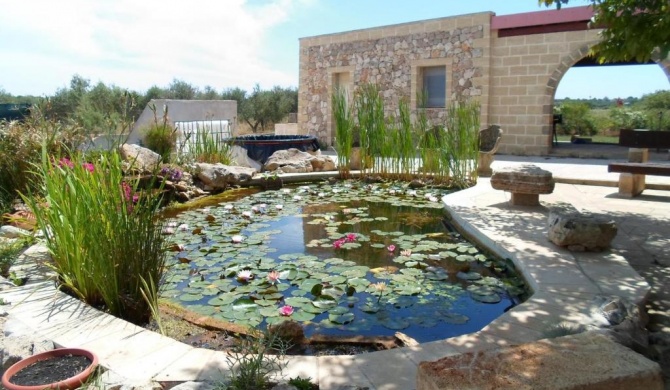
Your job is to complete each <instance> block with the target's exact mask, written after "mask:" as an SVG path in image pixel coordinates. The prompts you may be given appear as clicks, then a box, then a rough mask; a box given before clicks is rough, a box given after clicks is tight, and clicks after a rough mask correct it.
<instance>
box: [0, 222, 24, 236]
mask: <svg viewBox="0 0 670 390" xmlns="http://www.w3.org/2000/svg"><path fill="white" fill-rule="evenodd" d="M27 236H30V232H29V231H27V230H25V229H21V228H19V227H15V226H12V225H3V226H0V237H4V238H20V237H27Z"/></svg>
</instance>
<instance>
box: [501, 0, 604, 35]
mask: <svg viewBox="0 0 670 390" xmlns="http://www.w3.org/2000/svg"><path fill="white" fill-rule="evenodd" d="M592 17H593V9H592V8H591V6H588V5H587V6H583V7H571V8H563V9H560V10H558V9H556V10H548V11H535V12H525V13H522V14H513V15H501V16H493V17H492V18H491V30H504V29H511V28H519V27H531V26H542V25H547V24H563V23H573V22H585V21H588V20H591V18H592Z"/></svg>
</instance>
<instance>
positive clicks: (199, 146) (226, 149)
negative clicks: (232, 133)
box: [179, 128, 233, 165]
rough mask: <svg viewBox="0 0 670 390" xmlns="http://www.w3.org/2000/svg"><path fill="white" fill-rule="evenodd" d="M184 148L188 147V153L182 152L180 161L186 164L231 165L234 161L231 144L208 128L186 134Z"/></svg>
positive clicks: (180, 152)
mask: <svg viewBox="0 0 670 390" xmlns="http://www.w3.org/2000/svg"><path fill="white" fill-rule="evenodd" d="M184 146H185V147H186V146H188V149H187V152H184V151H183V150H180V151H179V159H180V160H184V161H186V162H188V161H197V162H201V163H210V164H216V163H221V164H224V165H230V164H231V163H232V161H233V158H232V154H231V146H230V144H229V143H228V142H226V141H225V140H224V139H222V138H221V137H219V135H218V134H217V133H215V132H213V131H210V130H208V129H206V128H203V129H200V128H198V129H197V131H195V132H193V133H188V134H186V137H185V140H184Z"/></svg>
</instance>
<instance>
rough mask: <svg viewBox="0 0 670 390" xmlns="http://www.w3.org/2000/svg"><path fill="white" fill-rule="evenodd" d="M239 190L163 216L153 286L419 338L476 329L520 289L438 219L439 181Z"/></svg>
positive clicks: (217, 310)
mask: <svg viewBox="0 0 670 390" xmlns="http://www.w3.org/2000/svg"><path fill="white" fill-rule="evenodd" d="M252 192H253V191H245V192H244V193H243V195H244V196H243V197H242V198H241V199H238V200H236V201H231V202H223V203H220V204H217V205H212V206H210V207H205V208H201V209H196V210H190V211H186V212H183V213H180V214H178V215H175V216H173V217H172V218H171V222H170V224H169V227H168V233H169V234H172V240H173V242H174V245H173V249H174V250H175V256H174V264H173V266H172V267H171V269H170V272H169V275H168V278H167V280H166V282H165V283H164V285H163V292H162V295H163V296H164V297H167V298H169V299H171V300H173V301H175V302H178V303H179V304H181V305H184V306H185V307H187V308H189V309H190V310H192V311H194V312H197V313H199V314H202V315H208V316H212V317H214V318H217V319H221V320H224V321H228V322H232V323H236V324H241V325H246V326H250V327H260V328H264V327H266V326H267V325H271V324H277V323H280V322H282V321H286V320H294V321H298V322H300V323H301V324H302V325H303V327H304V330H305V335H306V336H308V337H309V336H312V335H317V334H318V335H326V336H358V335H363V336H393V335H394V334H395V332H397V331H400V332H402V333H404V334H406V335H408V336H410V337H412V338H414V339H415V340H417V341H419V342H428V341H433V340H438V339H444V338H447V337H452V336H458V335H462V334H466V333H470V332H474V331H477V330H479V329H481V328H483V327H484V326H485V325H487V324H488V323H490V322H491V321H492V320H494V319H495V318H497V317H498V316H500V314H502V313H503V312H504V311H505V310H508V309H509V308H511V307H513V306H514V305H515V304H518V303H519V302H520V300H522V299H523V298H524V297H525V294H526V289H525V286H524V284H523V281H522V280H521V279H520V278H519V277H518V276H517V275H515V274H514V273H513V271H512V267H511V265H510V264H509V263H508V262H506V261H502V260H501V259H496V258H494V257H492V256H490V255H489V254H487V253H483V252H482V251H481V250H480V249H479V248H477V247H476V246H474V245H473V244H471V243H469V242H467V241H466V240H465V239H463V238H462V237H461V236H460V235H459V234H458V233H457V232H455V231H454V230H453V229H450V228H449V227H448V225H446V223H445V220H444V218H445V212H444V208H443V205H442V203H441V201H440V200H439V199H440V197H441V195H442V194H441V193H440V191H438V190H431V189H422V190H411V189H408V188H406V187H405V186H403V185H398V184H390V185H386V184H374V185H370V184H359V183H357V182H341V183H339V184H333V185H331V184H314V185H309V186H302V187H297V188H288V189H282V190H278V191H266V192H256V193H252Z"/></svg>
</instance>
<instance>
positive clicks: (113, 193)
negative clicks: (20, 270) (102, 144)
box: [24, 149, 166, 324]
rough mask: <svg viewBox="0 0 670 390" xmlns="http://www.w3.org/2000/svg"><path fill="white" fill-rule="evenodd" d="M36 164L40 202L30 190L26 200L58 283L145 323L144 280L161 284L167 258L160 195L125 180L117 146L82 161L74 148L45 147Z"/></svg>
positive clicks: (151, 294)
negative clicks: (66, 151) (65, 152)
mask: <svg viewBox="0 0 670 390" xmlns="http://www.w3.org/2000/svg"><path fill="white" fill-rule="evenodd" d="M35 170H36V171H37V174H38V178H37V180H36V183H37V184H38V185H40V186H41V187H42V188H41V191H40V192H41V193H43V194H44V196H45V202H44V203H43V202H40V201H39V200H38V198H36V197H35V196H33V194H32V193H31V194H30V195H29V196H25V197H24V201H25V202H26V204H28V206H29V207H30V209H31V211H32V212H33V213H35V216H36V219H37V222H38V225H39V227H40V229H41V231H42V233H43V235H44V237H45V240H46V245H47V247H48V248H49V252H50V253H51V256H52V259H53V267H54V269H55V271H56V272H57V274H58V277H59V281H60V283H61V287H62V288H64V289H65V290H67V291H69V292H71V293H72V294H73V295H76V296H78V297H79V298H81V299H82V300H84V301H86V302H87V303H89V304H91V305H93V306H97V307H103V308H104V309H106V310H107V311H108V312H110V313H111V314H113V315H115V316H118V317H120V318H123V319H126V320H128V321H130V322H133V323H135V324H142V323H146V322H147V321H148V319H149V318H150V316H151V310H150V305H149V304H148V303H147V300H146V299H145V297H148V298H151V299H153V298H155V297H156V296H157V292H156V291H147V283H149V286H154V287H153V288H155V286H157V285H160V282H161V281H162V279H163V273H164V272H165V266H166V263H165V255H166V242H165V238H164V236H163V235H162V228H163V226H162V222H161V220H159V219H158V218H156V216H157V212H158V207H159V200H160V199H159V198H157V197H156V195H154V194H155V193H154V192H151V191H150V190H145V191H141V192H137V191H138V190H139V189H138V187H137V185H138V183H129V182H126V181H124V176H123V172H122V170H121V159H120V157H119V156H118V154H117V153H116V152H110V153H109V154H108V155H102V157H101V158H100V160H97V161H86V160H84V159H83V157H82V155H81V154H78V153H74V154H73V155H72V157H71V159H67V158H65V157H63V158H59V157H53V156H52V155H49V154H47V150H46V149H44V150H43V151H42V160H41V163H40V164H39V165H38V166H37V167H35ZM43 204H46V205H48V206H47V207H44V206H43Z"/></svg>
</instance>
